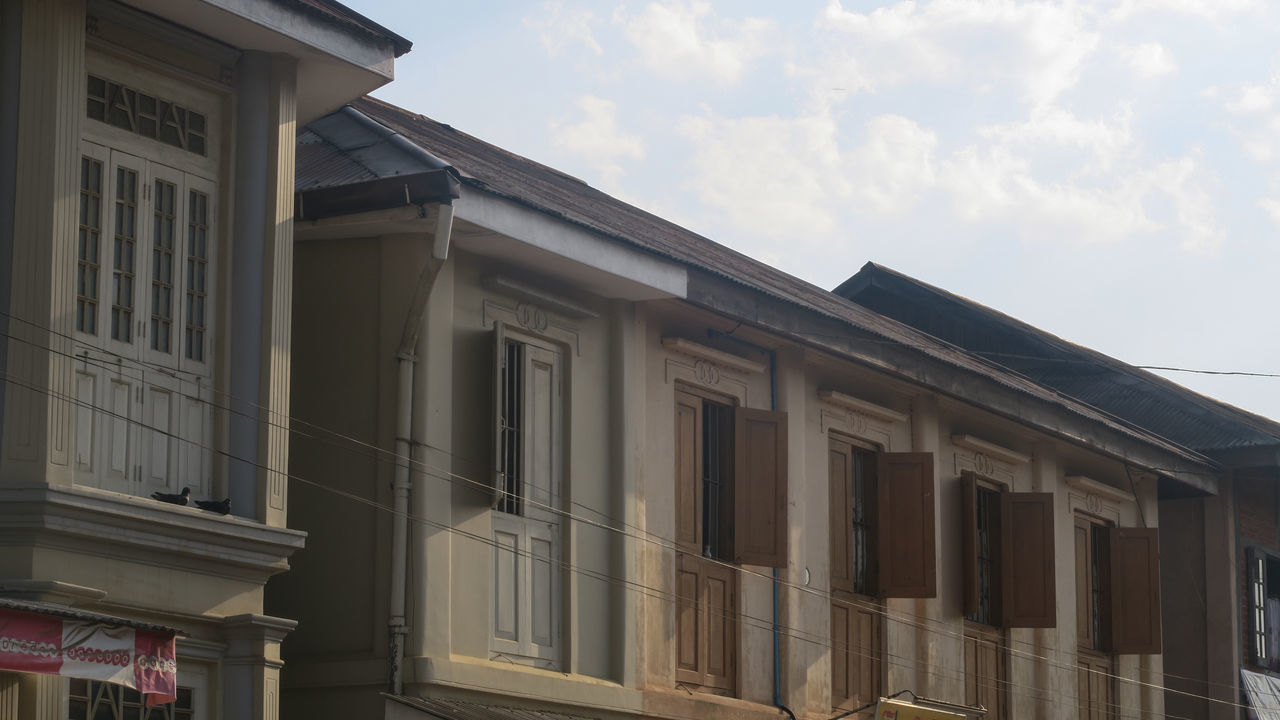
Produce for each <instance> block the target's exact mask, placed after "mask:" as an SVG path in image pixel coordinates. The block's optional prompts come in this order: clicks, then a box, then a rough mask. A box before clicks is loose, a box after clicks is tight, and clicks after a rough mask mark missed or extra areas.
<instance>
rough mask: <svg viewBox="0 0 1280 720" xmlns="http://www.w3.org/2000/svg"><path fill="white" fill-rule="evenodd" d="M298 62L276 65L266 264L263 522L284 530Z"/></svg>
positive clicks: (275, 60)
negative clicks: (273, 182) (271, 184)
mask: <svg viewBox="0 0 1280 720" xmlns="http://www.w3.org/2000/svg"><path fill="white" fill-rule="evenodd" d="M297 74H298V68H297V61H296V60H294V59H293V58H291V57H288V56H285V55H275V56H273V57H272V62H271V133H272V134H271V144H272V147H271V156H270V157H271V165H272V167H271V168H270V170H271V175H269V176H268V177H273V178H275V187H274V194H273V195H272V197H271V200H270V201H269V205H268V208H267V217H268V222H269V226H268V228H267V236H266V240H267V242H266V247H265V248H264V251H265V252H264V253H263V262H264V263H265V264H266V267H265V268H264V271H263V279H264V281H265V282H266V283H267V287H265V288H264V289H263V292H264V298H263V301H264V302H263V308H262V309H263V312H264V314H265V317H264V322H265V323H266V327H264V328H263V338H264V340H265V342H266V347H265V348H264V353H263V365H264V367H265V370H266V374H265V375H264V377H263V383H264V387H263V388H262V398H263V403H262V404H263V406H264V407H265V409H266V426H265V432H264V434H263V435H264V441H265V442H264V444H263V448H262V449H263V453H262V455H261V457H262V458H263V459H264V460H265V463H264V464H265V467H261V466H260V468H259V475H260V476H264V477H262V479H263V480H264V482H262V483H260V485H259V487H260V488H261V492H263V494H264V495H265V497H263V499H262V501H261V505H262V507H264V508H265V514H263V515H262V516H261V517H262V519H263V520H264V521H265V522H266V523H267V524H268V525H272V526H278V527H284V525H285V520H286V515H287V508H288V503H287V497H286V496H287V493H288V473H289V377H290V376H289V369H290V365H289V363H290V350H291V347H292V327H293V176H294V154H295V148H296V144H297V132H298V131H297V122H296V119H297V93H296V90H297V87H296V85H297Z"/></svg>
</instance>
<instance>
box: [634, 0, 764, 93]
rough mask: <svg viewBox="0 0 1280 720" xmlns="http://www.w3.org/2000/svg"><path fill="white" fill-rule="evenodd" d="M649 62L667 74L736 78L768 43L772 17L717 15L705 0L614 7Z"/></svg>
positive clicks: (675, 0)
mask: <svg viewBox="0 0 1280 720" xmlns="http://www.w3.org/2000/svg"><path fill="white" fill-rule="evenodd" d="M614 20H615V22H617V23H619V24H620V25H621V26H622V28H623V32H624V34H625V35H626V37H627V39H628V40H629V41H630V42H631V44H632V45H634V46H635V47H636V49H637V50H639V51H640V55H641V57H642V58H643V59H644V61H645V64H646V65H648V67H649V68H650V69H652V70H654V71H655V72H657V73H659V74H662V75H666V76H669V77H686V76H690V75H708V76H710V77H711V78H713V79H715V80H717V81H720V82H724V83H734V82H737V81H738V80H739V79H740V78H741V77H742V74H743V73H744V72H745V71H746V69H747V67H748V66H749V65H750V64H751V62H752V61H753V60H755V59H756V58H758V57H760V56H761V55H763V54H764V53H765V52H766V50H767V49H768V47H769V38H770V35H771V33H772V31H773V23H772V21H769V20H764V19H761V18H747V19H745V20H742V21H741V22H733V21H728V20H720V21H718V22H717V21H715V19H714V18H713V17H712V12H711V4H710V3H708V2H705V0H690V1H689V2H685V1H684V0H664V1H663V2H653V3H650V4H648V5H647V6H645V8H644V9H643V10H642V11H641V12H640V13H639V14H637V15H634V16H627V15H626V14H624V13H623V12H622V11H621V10H619V11H618V12H617V13H615V16H614Z"/></svg>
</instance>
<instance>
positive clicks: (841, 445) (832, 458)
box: [827, 438, 856, 592]
mask: <svg viewBox="0 0 1280 720" xmlns="http://www.w3.org/2000/svg"><path fill="white" fill-rule="evenodd" d="M855 461H856V460H855V458H854V457H853V449H852V448H851V447H850V446H849V443H846V442H841V441H839V440H836V439H834V438H833V439H831V440H830V441H829V443H828V451H827V475H828V482H829V485H830V487H829V490H828V492H829V493H830V495H829V507H828V509H827V513H828V517H829V520H830V533H831V589H833V590H846V591H848V592H853V591H854V588H853V558H852V557H851V555H852V553H853V518H851V517H850V513H851V511H852V509H853V498H852V497H850V495H851V494H852V493H853V488H852V487H851V485H852V483H851V482H850V476H851V474H852V469H853V468H852V466H853V463H854V462H855Z"/></svg>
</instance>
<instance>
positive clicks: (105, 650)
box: [0, 608, 178, 707]
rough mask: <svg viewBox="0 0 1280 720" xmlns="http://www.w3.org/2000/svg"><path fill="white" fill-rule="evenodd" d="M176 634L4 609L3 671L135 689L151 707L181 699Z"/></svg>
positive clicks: (0, 623)
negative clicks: (68, 678)
mask: <svg viewBox="0 0 1280 720" xmlns="http://www.w3.org/2000/svg"><path fill="white" fill-rule="evenodd" d="M175 658H176V653H175V640H174V635H173V634H172V633H159V632H151V631H149V630H135V629H133V628H130V627H124V626H121V625H111V624H108V623H103V622H93V621H89V620H73V619H70V618H60V617H54V616H51V615H42V614H40V613H33V612H23V611H21V610H8V609H4V608H0V670H11V671H13V672H25V673H41V674H44V675H63V676H65V677H74V678H83V679H85V680H98V681H101V682H109V683H114V684H116V685H123V686H125V687H129V688H133V689H134V690H137V691H138V692H140V693H142V694H143V695H144V696H145V697H146V704H147V707H150V706H152V705H163V704H165V703H171V702H173V701H174V700H176V699H177V695H178V663H177V660H176V659H175Z"/></svg>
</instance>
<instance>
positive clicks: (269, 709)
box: [63, 613, 298, 720]
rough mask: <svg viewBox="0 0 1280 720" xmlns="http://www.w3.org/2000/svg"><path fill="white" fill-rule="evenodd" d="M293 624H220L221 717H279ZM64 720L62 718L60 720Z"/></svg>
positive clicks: (256, 618) (271, 620) (262, 619)
mask: <svg viewBox="0 0 1280 720" xmlns="http://www.w3.org/2000/svg"><path fill="white" fill-rule="evenodd" d="M297 626H298V623H297V622H296V621H293V620H286V619H284V618H277V617H270V616H268V615H257V614H253V613H246V614H243V615H233V616H231V617H228V618H226V619H225V620H223V621H222V637H223V639H224V640H225V641H226V643H227V650H226V654H225V655H223V658H222V716H223V717H224V718H228V719H230V718H236V720H241V719H243V720H277V718H279V717H280V668H282V667H284V662H283V661H281V659H280V642H281V641H282V640H284V637H285V635H287V634H289V631H290V630H293V629H294V628H295V627H297ZM63 717H65V715H64V716H63Z"/></svg>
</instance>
